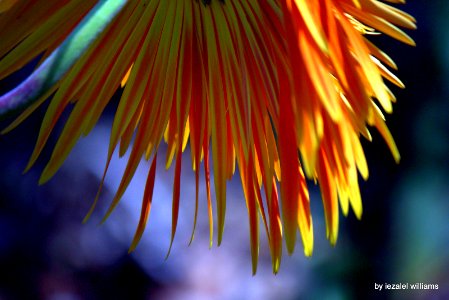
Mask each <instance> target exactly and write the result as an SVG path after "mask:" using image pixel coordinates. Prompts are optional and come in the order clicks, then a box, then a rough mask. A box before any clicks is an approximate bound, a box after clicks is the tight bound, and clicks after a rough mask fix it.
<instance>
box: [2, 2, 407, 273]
mask: <svg viewBox="0 0 449 300" xmlns="http://www.w3.org/2000/svg"><path fill="white" fill-rule="evenodd" d="M3 2H4V4H3ZM3 2H1V3H2V5H1V6H0V12H1V11H6V12H4V13H3V14H1V15H0V40H1V41H2V43H1V45H0V57H2V59H1V61H0V78H4V77H5V76H7V75H9V74H11V73H12V72H14V71H16V70H18V69H19V68H21V67H22V66H23V65H24V64H26V63H27V62H29V61H30V60H31V59H33V58H35V57H36V56H38V55H40V54H41V53H43V57H42V59H41V61H42V63H41V64H40V65H39V67H38V69H37V70H36V71H35V72H34V73H33V74H32V75H31V76H30V78H28V79H27V80H26V81H24V82H23V83H22V84H21V85H19V86H18V87H17V89H15V90H13V91H11V92H9V93H8V94H6V95H4V96H2V97H0V111H3V112H7V111H9V110H11V109H12V108H16V107H17V106H19V105H25V106H27V108H26V109H25V110H24V112H23V113H22V114H21V115H20V116H19V117H18V119H17V120H16V121H15V122H13V123H12V124H11V126H9V127H8V128H7V129H6V130H5V131H9V130H11V129H12V128H14V127H16V126H17V125H18V124H19V123H20V122H21V121H23V120H24V119H25V118H26V117H27V116H28V115H29V114H30V113H31V112H33V111H34V109H36V107H38V106H39V105H40V104H41V103H43V102H44V101H45V100H46V99H47V98H48V96H49V95H51V94H52V93H53V92H55V95H54V96H53V97H52V98H51V100H50V101H51V102H50V105H49V107H48V110H47V113H46V115H45V117H44V120H43V123H42V127H41V130H40V133H39V137H38V140H37V143H36V147H35V149H34V152H33V154H32V156H31V159H30V162H29V164H28V166H27V169H29V168H30V167H31V166H32V165H33V163H34V162H35V161H36V159H37V158H38V156H39V154H40V153H41V151H42V149H43V147H44V145H45V144H46V142H47V139H48V137H49V135H50V133H51V131H52V129H53V128H54V125H55V124H56V122H57V120H58V119H59V117H60V115H61V113H62V112H63V111H64V109H65V108H66V107H67V106H68V105H69V104H70V103H73V104H74V107H73V110H72V112H71V114H70V117H69V118H68V120H67V122H66V124H65V127H64V129H63V131H62V133H61V135H60V137H59V140H58V142H57V143H56V145H55V148H54V150H53V154H52V156H51V158H50V161H49V162H48V164H47V166H46V167H45V169H44V171H43V173H42V176H41V179H40V183H44V182H46V181H47V180H49V179H50V178H51V177H52V176H53V175H54V173H55V172H56V171H57V170H58V169H59V167H60V166H61V164H62V163H63V162H64V160H65V158H66V157H67V155H68V154H69V152H70V151H71V149H72V147H73V146H74V145H75V143H76V141H77V140H78V139H79V137H80V136H81V135H86V134H88V133H89V132H90V131H91V130H92V128H93V127H94V126H95V124H96V122H97V121H98V119H99V117H100V115H101V114H102V112H103V110H104V108H105V107H106V105H107V104H108V102H109V101H110V99H111V97H112V95H113V94H114V92H115V91H116V90H117V89H118V88H119V87H120V85H122V86H123V87H124V91H123V95H122V97H121V99H120V103H119V105H118V108H117V111H116V114H115V119H114V123H113V126H112V131H111V137H110V145H109V153H108V159H107V161H108V163H107V165H106V168H105V172H104V174H106V171H107V166H108V164H109V161H110V160H111V157H112V155H113V152H114V150H115V149H116V148H117V147H118V148H119V154H120V156H122V155H123V154H124V153H125V152H126V151H127V150H128V149H129V148H131V154H130V156H129V159H128V164H127V167H126V170H125V172H124V174H123V177H122V181H121V184H120V186H119V188H118V190H117V192H116V195H115V197H114V199H113V201H112V204H111V206H110V208H109V210H108V212H107V214H106V216H105V218H107V217H108V216H109V215H110V213H111V212H112V211H113V209H114V208H115V207H116V205H117V204H118V202H119V200H120V198H121V197H122V195H123V193H124V191H125V190H126V188H127V186H128V184H129V182H130V180H131V179H132V177H133V175H134V173H135V170H136V168H137V166H138V164H139V162H140V160H141V158H142V157H145V159H147V160H149V159H152V163H151V166H150V169H149V174H148V180H147V184H146V187H145V193H144V198H143V201H142V214H141V219H140V222H139V225H138V228H137V231H136V235H135V238H134V241H133V243H132V246H131V250H132V249H134V248H135V246H136V245H137V243H138V241H139V239H140V237H141V235H142V233H143V231H144V228H145V224H146V221H147V219H148V215H149V212H150V207H151V201H152V191H153V187H154V184H155V172H156V156H157V153H158V148H159V145H160V143H161V141H162V139H164V140H165V142H166V143H167V144H168V150H167V153H166V167H167V168H168V167H169V166H170V165H171V163H172V160H175V178H174V184H173V210H172V222H173V223H172V225H173V226H172V235H171V239H172V241H173V238H174V236H175V232H176V227H177V219H178V209H179V199H180V186H181V180H180V174H181V159H182V153H183V150H184V149H185V147H186V145H187V144H189V145H190V148H191V161H192V168H193V170H194V173H195V180H196V190H197V192H196V199H195V201H196V202H195V204H194V205H195V207H196V209H197V207H198V201H199V199H198V186H199V180H200V179H199V174H200V167H201V164H203V166H204V169H205V181H206V188H207V203H208V207H209V211H208V213H209V221H210V222H209V223H210V240H211V243H212V233H213V216H212V205H213V204H212V201H211V187H210V181H209V178H210V162H209V158H210V156H211V157H212V164H213V166H214V184H215V194H216V204H215V205H216V210H217V216H216V218H217V223H218V226H217V227H218V244H220V242H221V240H222V235H223V229H224V222H225V211H226V182H227V181H228V180H229V179H230V178H231V177H232V176H233V175H234V173H235V168H236V163H237V165H238V169H239V173H240V178H241V182H242V186H243V191H244V195H245V199H246V204H247V208H248V215H249V222H250V242H251V254H252V257H253V272H255V271H256V266H257V257H258V247H259V228H258V224H259V219H260V218H262V220H263V224H264V227H265V231H266V234H267V236H268V240H269V247H270V250H271V255H272V259H273V271H274V272H277V271H278V268H279V265H280V261H281V252H282V237H284V238H285V241H286V245H287V250H288V252H289V253H291V252H293V250H294V248H295V244H296V232H297V230H298V228H299V231H300V233H301V237H302V243H303V246H304V253H305V255H307V256H308V255H311V254H312V249H313V227H312V216H311V213H310V207H309V196H308V189H307V182H306V179H311V180H314V181H315V182H316V183H317V184H318V185H319V186H320V189H321V194H322V199H323V205H324V212H325V217H326V228H327V237H328V239H329V240H330V242H331V243H332V244H334V243H335V242H336V240H337V234H338V214H339V208H338V207H339V206H340V207H341V210H342V212H343V214H344V215H347V213H348V210H349V205H351V207H352V209H353V210H354V213H355V214H356V216H357V217H358V218H360V217H361V215H362V205H361V199H360V192H359V185H358V173H360V174H361V176H362V177H363V178H364V179H367V178H368V167H367V163H366V161H365V156H364V153H363V149H362V147H361V144H360V139H359V137H360V135H363V136H364V137H365V138H367V139H368V140H370V139H371V136H370V133H369V129H368V126H373V127H376V128H377V129H378V130H379V131H380V133H381V134H382V136H383V137H384V139H385V141H386V142H387V144H388V146H389V147H390V150H391V152H392V154H393V157H394V159H395V160H396V161H399V158H400V156H399V153H398V150H397V148H396V146H395V143H394V141H393V138H392V137H391V134H390V132H389V131H388V129H387V127H386V125H385V121H384V116H383V114H382V112H381V109H380V108H379V107H378V105H380V106H381V107H382V108H383V110H384V111H386V112H387V113H390V112H391V111H392V102H394V101H395V98H394V96H393V94H392V93H391V91H390V90H389V89H388V87H387V86H386V85H385V83H384V82H383V79H387V80H388V81H390V82H392V83H393V84H395V85H397V86H399V87H403V84H402V83H401V81H400V80H399V79H398V78H396V77H395V76H394V75H393V74H392V73H391V72H390V71H389V70H388V68H387V67H390V68H393V69H395V68H396V65H395V64H394V62H393V61H392V60H391V59H390V58H389V57H388V56H387V55H386V54H385V53H384V52H382V51H381V50H379V49H378V48H377V47H376V46H375V45H374V44H372V43H371V42H370V41H369V35H370V34H377V33H379V32H382V33H385V34H387V35H389V36H391V37H393V38H395V39H397V40H400V41H402V42H404V43H407V44H410V45H413V41H412V40H411V38H410V37H408V36H407V35H406V34H405V33H404V32H403V31H401V30H400V29H399V28H398V27H396V26H400V27H405V28H408V29H414V28H415V20H414V19H413V18H412V17H411V16H410V15H408V14H406V13H404V12H402V11H400V10H398V9H397V8H395V7H393V6H390V5H387V4H385V3H383V2H381V1H377V0H315V1H306V0H232V1H231V0H223V1H217V0H209V1H196V0H195V1H194V0H173V1H159V0H152V1H92V0H87V1H86V0H84V1H81V0H72V1H67V0H65V1H61V0H58V1H56V0H47V1H45V2H43V1H37V0H35V1H3ZM15 2H17V3H15ZM389 2H393V3H402V2H404V1H402V0H389ZM385 65H386V66H387V67H385ZM134 135H135V138H134V141H133V142H131V141H132V139H133V136H134ZM103 180H104V177H103ZM279 182H280V199H279V197H278V188H279V186H278V183H279ZM262 188H263V189H262ZM262 191H263V193H262ZM96 199H98V195H97V197H96ZM95 203H96V200H95ZM95 203H94V205H93V206H92V209H93V208H94V206H95ZM339 203H340V204H339ZM91 212H92V210H91V211H90V212H89V214H88V215H90V213H91ZM195 223H196V213H195Z"/></svg>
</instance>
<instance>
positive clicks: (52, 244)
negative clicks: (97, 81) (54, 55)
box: [0, 0, 449, 300]
mask: <svg viewBox="0 0 449 300" xmlns="http://www.w3.org/2000/svg"><path fill="white" fill-rule="evenodd" d="M401 8H403V9H404V10H406V11H407V12H409V13H411V14H412V15H414V16H415V17H416V18H417V20H418V30H417V31H414V32H411V33H410V35H411V36H412V37H413V38H414V39H415V41H416V43H417V45H418V46H417V47H416V48H410V47H407V46H405V45H403V44H400V43H399V42H396V41H393V40H391V39H385V38H383V37H374V39H375V41H376V43H378V44H379V46H380V48H381V49H384V50H386V52H387V53H389V54H390V56H391V57H392V58H393V59H394V60H395V61H396V63H397V65H398V66H399V72H398V73H397V74H398V76H399V77H400V78H401V79H402V80H403V82H404V83H405V85H406V86H407V88H406V89H405V90H399V89H396V88H394V87H393V91H394V93H395V94H396V96H397V98H398V102H397V103H396V104H395V106H394V114H393V115H389V116H387V124H388V126H389V127H390V129H391V131H392V134H393V136H394V137H395V140H396V142H397V144H398V147H399V149H400V152H401V155H402V160H401V163H400V164H399V165H396V164H395V163H394V161H393V158H392V157H391V155H390V153H389V150H388V149H387V146H386V145H385V144H384V142H383V140H382V139H381V137H380V135H379V134H377V133H376V132H374V130H373V132H372V133H373V142H371V143H370V142H366V141H365V142H364V143H363V144H364V149H365V153H366V156H367V161H368V164H369V167H370V178H369V180H368V181H367V182H361V192H362V197H363V206H364V209H363V210H364V212H363V218H362V220H361V221H358V220H357V219H356V218H355V216H354V215H353V214H352V212H350V213H349V215H348V217H347V218H344V217H343V216H341V221H340V230H339V239H338V242H337V245H336V246H335V247H332V246H330V245H329V243H328V241H327V240H326V238H325V227H324V226H325V221H324V219H323V209H322V204H321V199H320V196H319V193H318V189H317V188H316V187H315V186H314V185H313V184H312V183H310V184H309V187H310V190H311V203H312V204H311V205H312V214H313V218H314V232H315V239H316V242H315V247H314V254H313V256H312V257H311V258H305V257H304V255H303V253H302V249H301V248H302V246H301V245H300V244H298V245H297V250H296V252H295V253H294V254H293V255H292V256H291V257H288V256H287V255H284V257H283V261H282V264H281V268H280V272H279V274H277V275H273V274H272V272H271V260H270V256H269V251H268V245H267V242H266V240H264V239H262V241H261V248H260V252H261V255H260V261H259V267H258V272H257V274H256V275H255V276H252V275H251V260H250V252H249V233H248V221H247V212H246V207H245V203H244V199H243V193H242V191H241V188H240V181H239V179H238V178H235V179H234V180H233V181H232V182H230V183H229V184H228V194H229V196H228V208H227V216H226V227H225V234H224V241H223V244H222V246H220V247H217V246H216V243H215V244H214V246H213V247H212V249H209V243H208V224H207V208H206V203H205V195H204V186H201V191H202V194H200V207H199V220H198V226H197V231H196V235H195V239H194V241H193V243H192V244H191V246H188V242H189V239H190V234H191V230H192V225H193V214H194V209H193V208H194V205H193V204H194V179H193V173H192V172H191V170H190V165H189V164H190V160H189V159H185V160H184V164H185V165H184V166H183V171H182V176H183V179H182V183H181V189H182V199H181V209H180V219H179V224H178V231H177V235H176V238H175V242H174V245H173V249H172V252H171V255H170V257H169V258H168V260H166V261H165V260H164V257H165V255H166V253H167V250H168V246H169V238H170V228H171V189H172V181H173V168H172V169H170V170H168V171H167V172H164V171H163V170H162V168H161V169H160V172H159V173H158V174H157V178H156V180H157V181H156V187H155V197H154V200H153V207H152V210H151V214H150V220H149V223H148V226H147V229H146V231H145V233H144V236H143V239H142V241H141V243H140V244H139V246H138V247H137V249H136V251H135V252H133V253H132V254H128V253H127V251H128V247H129V245H130V244H131V240H132V236H133V234H134V230H135V227H136V225H137V221H138V217H139V213H140V206H141V197H142V194H143V187H144V185H145V179H146V175H147V174H146V173H147V170H148V167H149V166H148V163H147V162H142V164H141V166H140V168H139V169H138V171H137V175H136V176H135V177H134V180H133V182H132V184H131V186H130V187H129V188H128V191H127V192H126V194H125V196H124V197H123V199H122V201H121V203H120V205H119V206H118V208H117V209H116V210H115V211H114V213H113V214H112V215H111V217H110V218H109V219H108V220H107V221H106V222H105V223H104V224H102V225H100V226H99V223H100V220H101V218H102V217H103V214H104V212H105V210H106V209H107V206H108V205H109V203H110V200H111V199H112V197H113V194H114V192H115V189H116V188H117V185H118V183H119V180H120V177H121V175H122V172H123V169H124V163H125V162H126V159H121V160H118V159H115V160H114V161H113V162H112V165H111V167H110V170H109V174H108V176H107V178H106V185H105V188H104V191H103V194H102V196H101V198H100V204H99V206H98V209H97V210H96V211H95V213H94V215H93V216H92V218H91V219H90V220H89V222H88V223H87V224H84V225H83V224H82V223H81V221H82V219H83V218H84V216H85V214H86V213H87V211H88V209H89V207H90V205H91V203H92V201H93V198H94V196H95V194H96V191H97V188H98V185H99V181H100V178H101V175H102V172H103V167H104V164H105V160H106V155H107V147H108V141H109V128H110V127H111V123H112V116H113V112H114V107H115V106H116V104H117V102H116V101H115V102H114V103H113V104H112V105H110V107H109V108H108V110H107V111H106V113H105V115H104V117H103V118H102V120H101V122H100V123H99V124H98V126H97V127H96V128H95V130H94V131H93V132H92V133H91V134H90V135H89V136H88V137H86V138H84V139H82V140H81V141H80V142H79V143H78V145H77V146H76V147H75V149H74V151H73V152H72V154H71V155H70V157H69V158H68V160H67V161H66V163H65V164H64V166H63V167H62V169H61V170H60V171H59V172H58V173H57V175H56V176H55V177H54V178H53V179H52V180H51V181H50V182H48V183H47V184H45V185H43V186H38V184H37V181H38V178H39V175H40V172H41V171H42V169H43V167H44V166H45V163H46V162H47V160H48V158H49V155H50V154H51V149H52V147H51V146H50V147H47V148H46V150H45V151H44V153H43V155H42V157H41V159H40V160H38V163H37V164H36V165H35V167H33V168H32V169H31V170H30V171H29V172H28V173H26V174H25V175H22V171H23V169H24V168H25V166H26V163H27V160H28V158H29V156H30V154H31V152H32V149H33V147H34V142H35V140H36V138H37V133H38V130H39V127H40V123H41V121H42V117H43V114H44V112H45V107H43V108H41V109H39V110H38V111H37V113H34V114H33V115H32V116H31V117H30V118H29V119H28V120H27V121H25V122H24V124H22V125H21V126H20V127H19V128H17V129H16V130H14V131H13V132H12V133H10V134H7V135H2V136H0V170H1V174H0V299H51V300H56V299H57V300H60V299H63V300H72V299H73V300H75V299H377V298H382V299H449V251H448V249H449V222H448V221H449V32H448V30H447V28H449V18H448V17H449V4H448V1H445V0H434V1H409V3H408V4H407V5H406V6H402V7H401ZM29 71H30V70H27V69H25V70H23V71H21V72H18V73H17V74H14V75H13V76H11V77H10V78H8V79H6V80H4V81H2V82H0V94H3V93H4V92H6V91H7V90H9V89H11V88H12V87H13V86H14V85H15V84H17V82H19V81H20V80H21V79H23V78H24V76H26V75H27V73H28V72H29ZM11 120H12V118H9V119H6V120H2V121H1V122H0V127H1V128H4V127H5V126H6V125H7V124H8V122H10V121H11ZM62 124H63V123H61V124H59V129H61V125H62ZM57 131H58V130H56V132H57ZM56 138H57V134H54V135H53V136H52V139H53V140H51V141H50V144H54V142H55V140H56ZM186 155H187V156H186V157H188V156H189V154H188V153H186ZM160 158H161V159H163V155H160ZM161 163H162V162H161ZM159 165H161V164H159ZM361 181H362V180H361ZM263 235H264V234H262V236H263ZM284 253H286V251H284ZM375 283H382V284H384V283H431V284H438V286H439V289H438V290H437V291H435V290H430V291H420V292H417V291H411V290H405V291H388V292H385V291H382V292H379V291H376V290H375V289H374V284H375Z"/></svg>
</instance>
